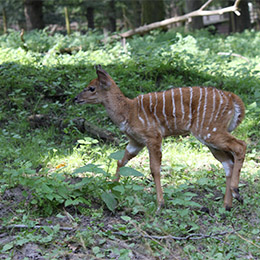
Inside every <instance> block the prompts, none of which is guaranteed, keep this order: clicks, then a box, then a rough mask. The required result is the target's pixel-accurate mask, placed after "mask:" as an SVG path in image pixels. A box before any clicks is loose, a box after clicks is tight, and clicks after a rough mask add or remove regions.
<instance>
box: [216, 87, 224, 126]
mask: <svg viewBox="0 0 260 260" xmlns="http://www.w3.org/2000/svg"><path fill="white" fill-rule="evenodd" d="M216 90H217V92H218V95H219V99H220V101H219V105H218V111H217V114H216V116H215V121H216V120H217V119H218V114H219V112H220V109H221V106H222V104H223V97H222V95H221V91H220V90H218V89H216Z"/></svg>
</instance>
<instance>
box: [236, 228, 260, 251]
mask: <svg viewBox="0 0 260 260" xmlns="http://www.w3.org/2000/svg"><path fill="white" fill-rule="evenodd" d="M235 235H237V236H238V237H240V238H241V239H242V240H244V241H246V242H247V243H249V244H251V245H253V246H255V247H257V248H259V249H260V246H258V245H256V244H255V243H254V242H252V241H250V240H248V239H246V238H244V237H243V236H241V235H240V234H239V233H237V232H235Z"/></svg>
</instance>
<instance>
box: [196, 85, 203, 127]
mask: <svg viewBox="0 0 260 260" xmlns="http://www.w3.org/2000/svg"><path fill="white" fill-rule="evenodd" d="M201 99H202V88H200V98H199V104H198V108H197V131H198V130H199V121H200V105H201Z"/></svg>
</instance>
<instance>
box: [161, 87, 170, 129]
mask: <svg viewBox="0 0 260 260" xmlns="http://www.w3.org/2000/svg"><path fill="white" fill-rule="evenodd" d="M162 112H163V116H164V119H165V122H166V125H167V127H168V129H170V125H169V122H168V119H167V116H166V113H165V91H163V111H162Z"/></svg>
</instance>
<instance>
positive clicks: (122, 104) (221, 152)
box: [75, 65, 247, 211]
mask: <svg viewBox="0 0 260 260" xmlns="http://www.w3.org/2000/svg"><path fill="white" fill-rule="evenodd" d="M96 74H97V78H95V79H93V80H92V81H90V83H89V84H88V85H87V87H85V88H84V90H83V91H82V92H80V93H79V94H78V95H77V96H76V98H75V102H76V103H78V104H102V105H103V106H104V107H105V109H106V112H107V114H108V116H109V117H110V119H111V120H112V121H113V123H114V124H116V125H117V126H118V127H119V129H120V130H121V131H122V132H123V133H125V135H126V136H127V137H128V139H129V143H128V144H127V146H126V148H125V152H124V156H123V158H122V159H121V160H118V161H117V170H116V174H115V179H114V181H119V179H120V168H121V167H123V166H125V165H126V164H127V162H128V161H130V160H131V159H132V158H134V157H135V156H137V155H138V153H139V152H140V151H141V150H142V149H143V148H144V147H145V146H146V147H147V149H148V152H149V161H150V171H151V174H152V176H153V179H154V183H155V188H156V198H157V205H158V208H157V210H160V209H161V207H163V206H164V198H163V190H162V185H161V178H160V171H161V161H162V139H163V138H165V137H168V136H179V135H187V134H192V135H193V136H195V137H196V138H197V139H198V140H199V141H200V142H201V143H202V144H204V145H206V146H207V147H208V148H209V150H210V151H211V153H212V155H213V156H214V157H215V158H216V159H217V160H218V161H219V162H220V163H221V164H222V165H223V168H224V171H225V175H226V176H225V177H226V190H225V195H224V208H225V209H226V210H227V211H230V210H231V208H232V200H233V198H235V199H237V200H238V201H239V202H240V203H241V204H243V197H242V195H240V193H239V188H238V185H239V179H240V171H241V168H242V165H243V162H244V158H245V154H246V146H247V145H246V143H245V142H244V141H242V140H238V139H236V138H235V137H234V136H233V135H231V134H230V132H232V131H233V130H234V129H235V128H236V127H237V126H238V125H239V124H240V123H241V122H242V120H243V118H244V116H245V106H244V104H243V101H242V100H241V99H240V98H239V97H238V96H237V95H236V94H234V93H232V92H228V91H224V90H220V89H217V88H214V87H201V86H194V87H179V88H171V89H168V90H165V91H160V92H153V93H148V94H142V95H139V96H137V97H135V98H134V99H129V98H127V97H126V96H124V94H123V93H122V91H121V90H120V88H119V87H118V86H117V84H116V83H115V81H114V80H113V79H112V77H111V76H110V75H109V74H108V73H107V72H106V71H105V70H104V69H103V68H102V67H101V65H98V66H96Z"/></svg>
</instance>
